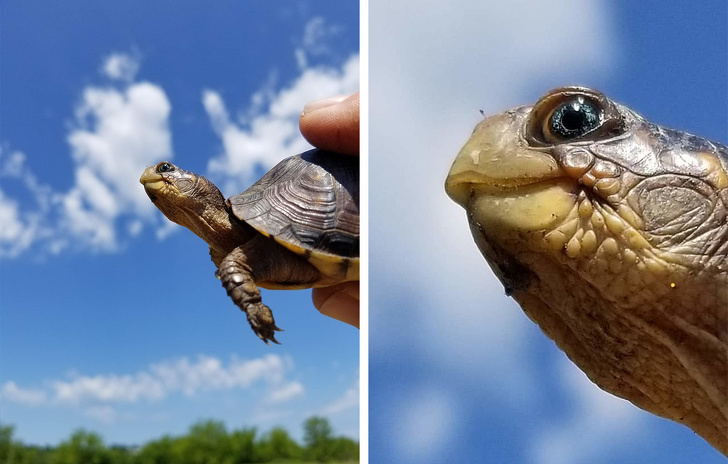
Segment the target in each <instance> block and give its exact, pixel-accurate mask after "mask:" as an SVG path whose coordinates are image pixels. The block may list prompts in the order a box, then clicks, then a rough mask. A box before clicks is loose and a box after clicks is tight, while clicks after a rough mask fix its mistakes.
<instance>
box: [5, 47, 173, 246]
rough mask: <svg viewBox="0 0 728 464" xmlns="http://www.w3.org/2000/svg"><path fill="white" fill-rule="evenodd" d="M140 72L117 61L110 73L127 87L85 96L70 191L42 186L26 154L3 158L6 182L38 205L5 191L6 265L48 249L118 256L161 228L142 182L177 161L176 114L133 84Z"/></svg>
mask: <svg viewBox="0 0 728 464" xmlns="http://www.w3.org/2000/svg"><path fill="white" fill-rule="evenodd" d="M138 67H139V62H138V59H137V58H135V57H132V56H130V55H124V54H118V53H117V54H112V55H111V56H110V57H109V58H107V59H106V61H105V63H104V66H103V70H104V73H105V74H106V75H107V76H108V77H110V78H113V79H119V80H121V81H123V82H122V84H121V86H120V87H113V86H107V87H97V86H88V87H87V88H86V89H85V90H84V92H83V94H82V97H81V100H80V101H79V103H78V104H77V106H76V108H75V111H74V120H73V122H72V124H71V128H70V131H69V134H68V138H67V140H68V144H69V146H70V150H71V157H72V161H73V169H74V182H73V185H72V186H71V188H70V189H69V190H68V191H66V192H53V191H52V190H51V189H50V188H49V187H47V186H44V185H42V184H41V183H40V182H39V181H38V180H37V179H36V177H35V176H34V175H33V173H32V172H30V170H29V169H28V168H27V166H26V163H25V155H24V154H23V153H21V152H18V151H16V152H13V153H11V154H10V155H9V156H8V157H7V159H5V158H6V157H5V155H4V154H3V159H2V165H0V176H2V177H5V178H8V179H14V180H16V181H18V182H20V184H21V185H22V186H23V187H24V188H25V189H26V190H27V191H28V193H29V194H30V196H31V197H32V198H33V199H34V201H35V203H36V205H35V206H34V207H33V208H30V207H26V205H20V204H19V203H18V202H17V201H16V200H13V199H11V198H9V197H8V196H7V195H6V194H4V193H3V192H2V191H0V220H2V221H3V224H4V226H3V228H2V232H0V257H2V256H6V257H13V256H17V255H19V254H20V253H22V252H23V251H25V250H27V249H28V248H30V247H31V246H32V245H33V244H35V243H40V242H42V243H43V244H44V245H45V246H46V249H47V250H48V251H50V252H51V253H58V252H60V251H61V250H63V249H65V248H67V247H69V246H70V245H72V244H73V245H74V246H77V247H78V248H80V249H85V250H93V251H113V250H117V249H118V248H119V246H120V245H121V244H122V243H123V242H124V240H125V239H126V238H128V237H131V236H134V235H137V234H138V233H139V232H140V231H141V230H142V228H143V226H144V225H145V224H152V225H157V224H159V223H160V219H159V218H160V215H159V214H158V213H156V212H155V211H156V210H155V208H154V206H153V205H152V204H151V202H150V201H149V199H148V198H147V196H146V195H145V194H144V190H143V189H142V188H141V187H140V185H139V175H140V173H141V171H142V170H143V169H144V167H145V166H148V165H150V164H154V163H155V162H157V161H159V160H160V159H171V158H172V148H171V134H170V131H169V114H170V111H171V106H170V103H169V101H168V100H167V97H166V95H165V93H164V91H163V90H162V88H161V87H159V86H157V85H155V84H151V83H149V82H136V83H135V82H132V80H133V78H134V76H135V75H136V71H137V70H138ZM165 222H166V221H165ZM162 224H164V222H162ZM120 226H121V227H120Z"/></svg>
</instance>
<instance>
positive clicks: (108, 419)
mask: <svg viewBox="0 0 728 464" xmlns="http://www.w3.org/2000/svg"><path fill="white" fill-rule="evenodd" d="M84 414H85V415H87V416H88V417H90V418H92V419H96V420H97V421H99V422H104V423H107V424H111V423H114V422H116V420H117V418H118V414H117V412H116V409H114V408H113V407H111V406H108V405H97V406H91V407H88V408H86V410H85V411H84Z"/></svg>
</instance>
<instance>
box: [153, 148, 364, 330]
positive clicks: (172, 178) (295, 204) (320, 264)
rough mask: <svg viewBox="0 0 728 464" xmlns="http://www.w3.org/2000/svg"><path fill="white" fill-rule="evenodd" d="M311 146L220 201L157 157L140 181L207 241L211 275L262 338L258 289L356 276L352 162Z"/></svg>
mask: <svg viewBox="0 0 728 464" xmlns="http://www.w3.org/2000/svg"><path fill="white" fill-rule="evenodd" d="M341 158H342V157H341V156H340V155H336V154H332V153H325V152H320V151H319V150H311V151H309V152H306V153H303V154H301V155H297V156H293V157H290V158H287V159H285V160H283V161H281V163H279V164H278V165H277V166H275V167H274V168H273V169H271V170H270V171H269V172H268V173H267V174H266V175H264V176H263V178H261V180H260V181H258V182H257V183H256V184H254V185H253V186H252V187H251V188H250V189H248V190H246V191H245V192H243V193H241V194H239V195H236V196H234V197H232V198H231V199H230V200H229V201H226V200H225V198H224V197H223V195H222V193H220V191H219V190H218V188H217V187H215V185H214V184H213V183H212V182H210V181H209V180H207V179H206V178H204V177H202V176H199V175H197V174H194V173H192V172H190V171H186V170H184V169H181V168H179V167H177V166H174V165H173V164H171V163H169V162H166V161H163V162H161V163H159V164H158V165H156V166H150V167H148V168H147V169H146V170H145V171H144V173H143V174H142V177H141V179H140V181H141V183H142V184H143V185H144V189H145V190H146V192H147V195H149V198H150V199H151V200H152V202H154V204H155V205H156V206H157V207H158V208H159V209H160V211H162V213H164V215H165V216H167V218H168V219H170V220H171V221H173V222H176V223H177V224H180V225H182V226H185V227H187V228H188V229H190V230H191V231H192V232H194V233H195V234H196V235H198V236H199V237H200V238H202V239H203V240H205V241H206V242H207V243H208V244H209V245H210V257H211V258H212V261H213V262H214V263H215V266H216V267H217V271H216V275H217V277H218V278H219V279H220V280H221V282H222V285H223V287H225V290H226V292H227V294H228V296H230V298H231V299H232V301H233V303H235V305H237V306H238V307H239V308H240V309H241V310H243V311H244V312H245V313H246V314H247V317H248V321H249V323H250V326H251V328H252V329H253V331H254V332H255V333H256V334H257V335H258V337H260V338H261V339H262V340H263V341H264V342H266V343H269V342H271V341H272V342H274V343H278V341H277V340H276V339H275V331H280V330H281V329H279V328H278V327H277V326H276V324H275V320H274V319H273V313H272V312H271V310H270V308H268V306H266V305H265V304H263V302H262V301H261V296H260V290H259V289H258V287H259V286H260V287H264V288H273V289H301V288H311V287H325V286H330V285H335V284H338V283H341V282H347V281H352V280H359V168H358V160H351V159H349V158H347V157H345V158H344V159H343V160H342V159H341Z"/></svg>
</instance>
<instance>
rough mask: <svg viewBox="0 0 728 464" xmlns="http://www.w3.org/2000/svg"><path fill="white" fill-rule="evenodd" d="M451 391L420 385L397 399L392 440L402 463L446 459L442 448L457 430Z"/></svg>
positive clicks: (456, 409) (456, 416) (443, 460)
mask: <svg viewBox="0 0 728 464" xmlns="http://www.w3.org/2000/svg"><path fill="white" fill-rule="evenodd" d="M413 390H414V389H413ZM451 394H452V393H451V392H449V391H447V390H440V389H434V388H423V389H419V390H415V391H409V392H408V393H407V398H406V400H405V399H404V398H403V400H404V401H400V402H398V404H399V405H400V406H399V408H398V410H396V411H393V412H392V421H393V432H394V433H393V435H392V437H391V439H392V441H393V442H394V443H393V444H394V445H395V446H396V448H398V449H399V451H400V453H401V455H402V456H403V457H404V458H406V459H404V462H447V459H446V453H445V451H446V450H445V448H446V447H447V443H448V442H449V441H450V440H451V439H452V438H453V437H454V436H455V433H456V432H457V423H458V412H459V410H458V408H457V407H456V402H455V401H454V400H453V398H451Z"/></svg>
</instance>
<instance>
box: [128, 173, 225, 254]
mask: <svg viewBox="0 0 728 464" xmlns="http://www.w3.org/2000/svg"><path fill="white" fill-rule="evenodd" d="M139 182H141V183H142V185H143V186H144V190H145V191H146V192H147V195H148V196H149V199H150V200H152V203H154V205H155V206H156V207H157V208H159V210H160V211H161V212H162V213H163V214H164V215H165V216H167V218H168V219H169V220H170V221H172V222H175V223H177V224H179V225H181V226H184V227H187V228H188V229H190V230H191V231H192V232H194V233H195V234H197V235H198V236H199V237H200V238H202V239H203V240H205V241H206V242H207V243H208V244H210V245H211V246H213V247H216V245H218V244H219V243H220V242H221V241H227V240H226V238H227V237H229V236H230V235H231V230H232V228H233V227H234V226H233V224H232V222H231V219H230V215H229V213H228V208H227V203H226V201H225V197H223V195H222V193H221V192H220V190H219V189H218V188H217V187H216V186H215V184H213V183H212V182H210V181H209V180H208V179H207V178H205V177H204V176H200V175H198V174H195V173H194V172H190V171H187V170H185V169H182V168H180V167H178V166H175V165H174V164H172V163H170V162H168V161H162V162H161V163H159V164H157V165H156V166H149V167H148V168H146V169H145V170H144V172H143V173H142V177H141V178H140V179H139Z"/></svg>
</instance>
